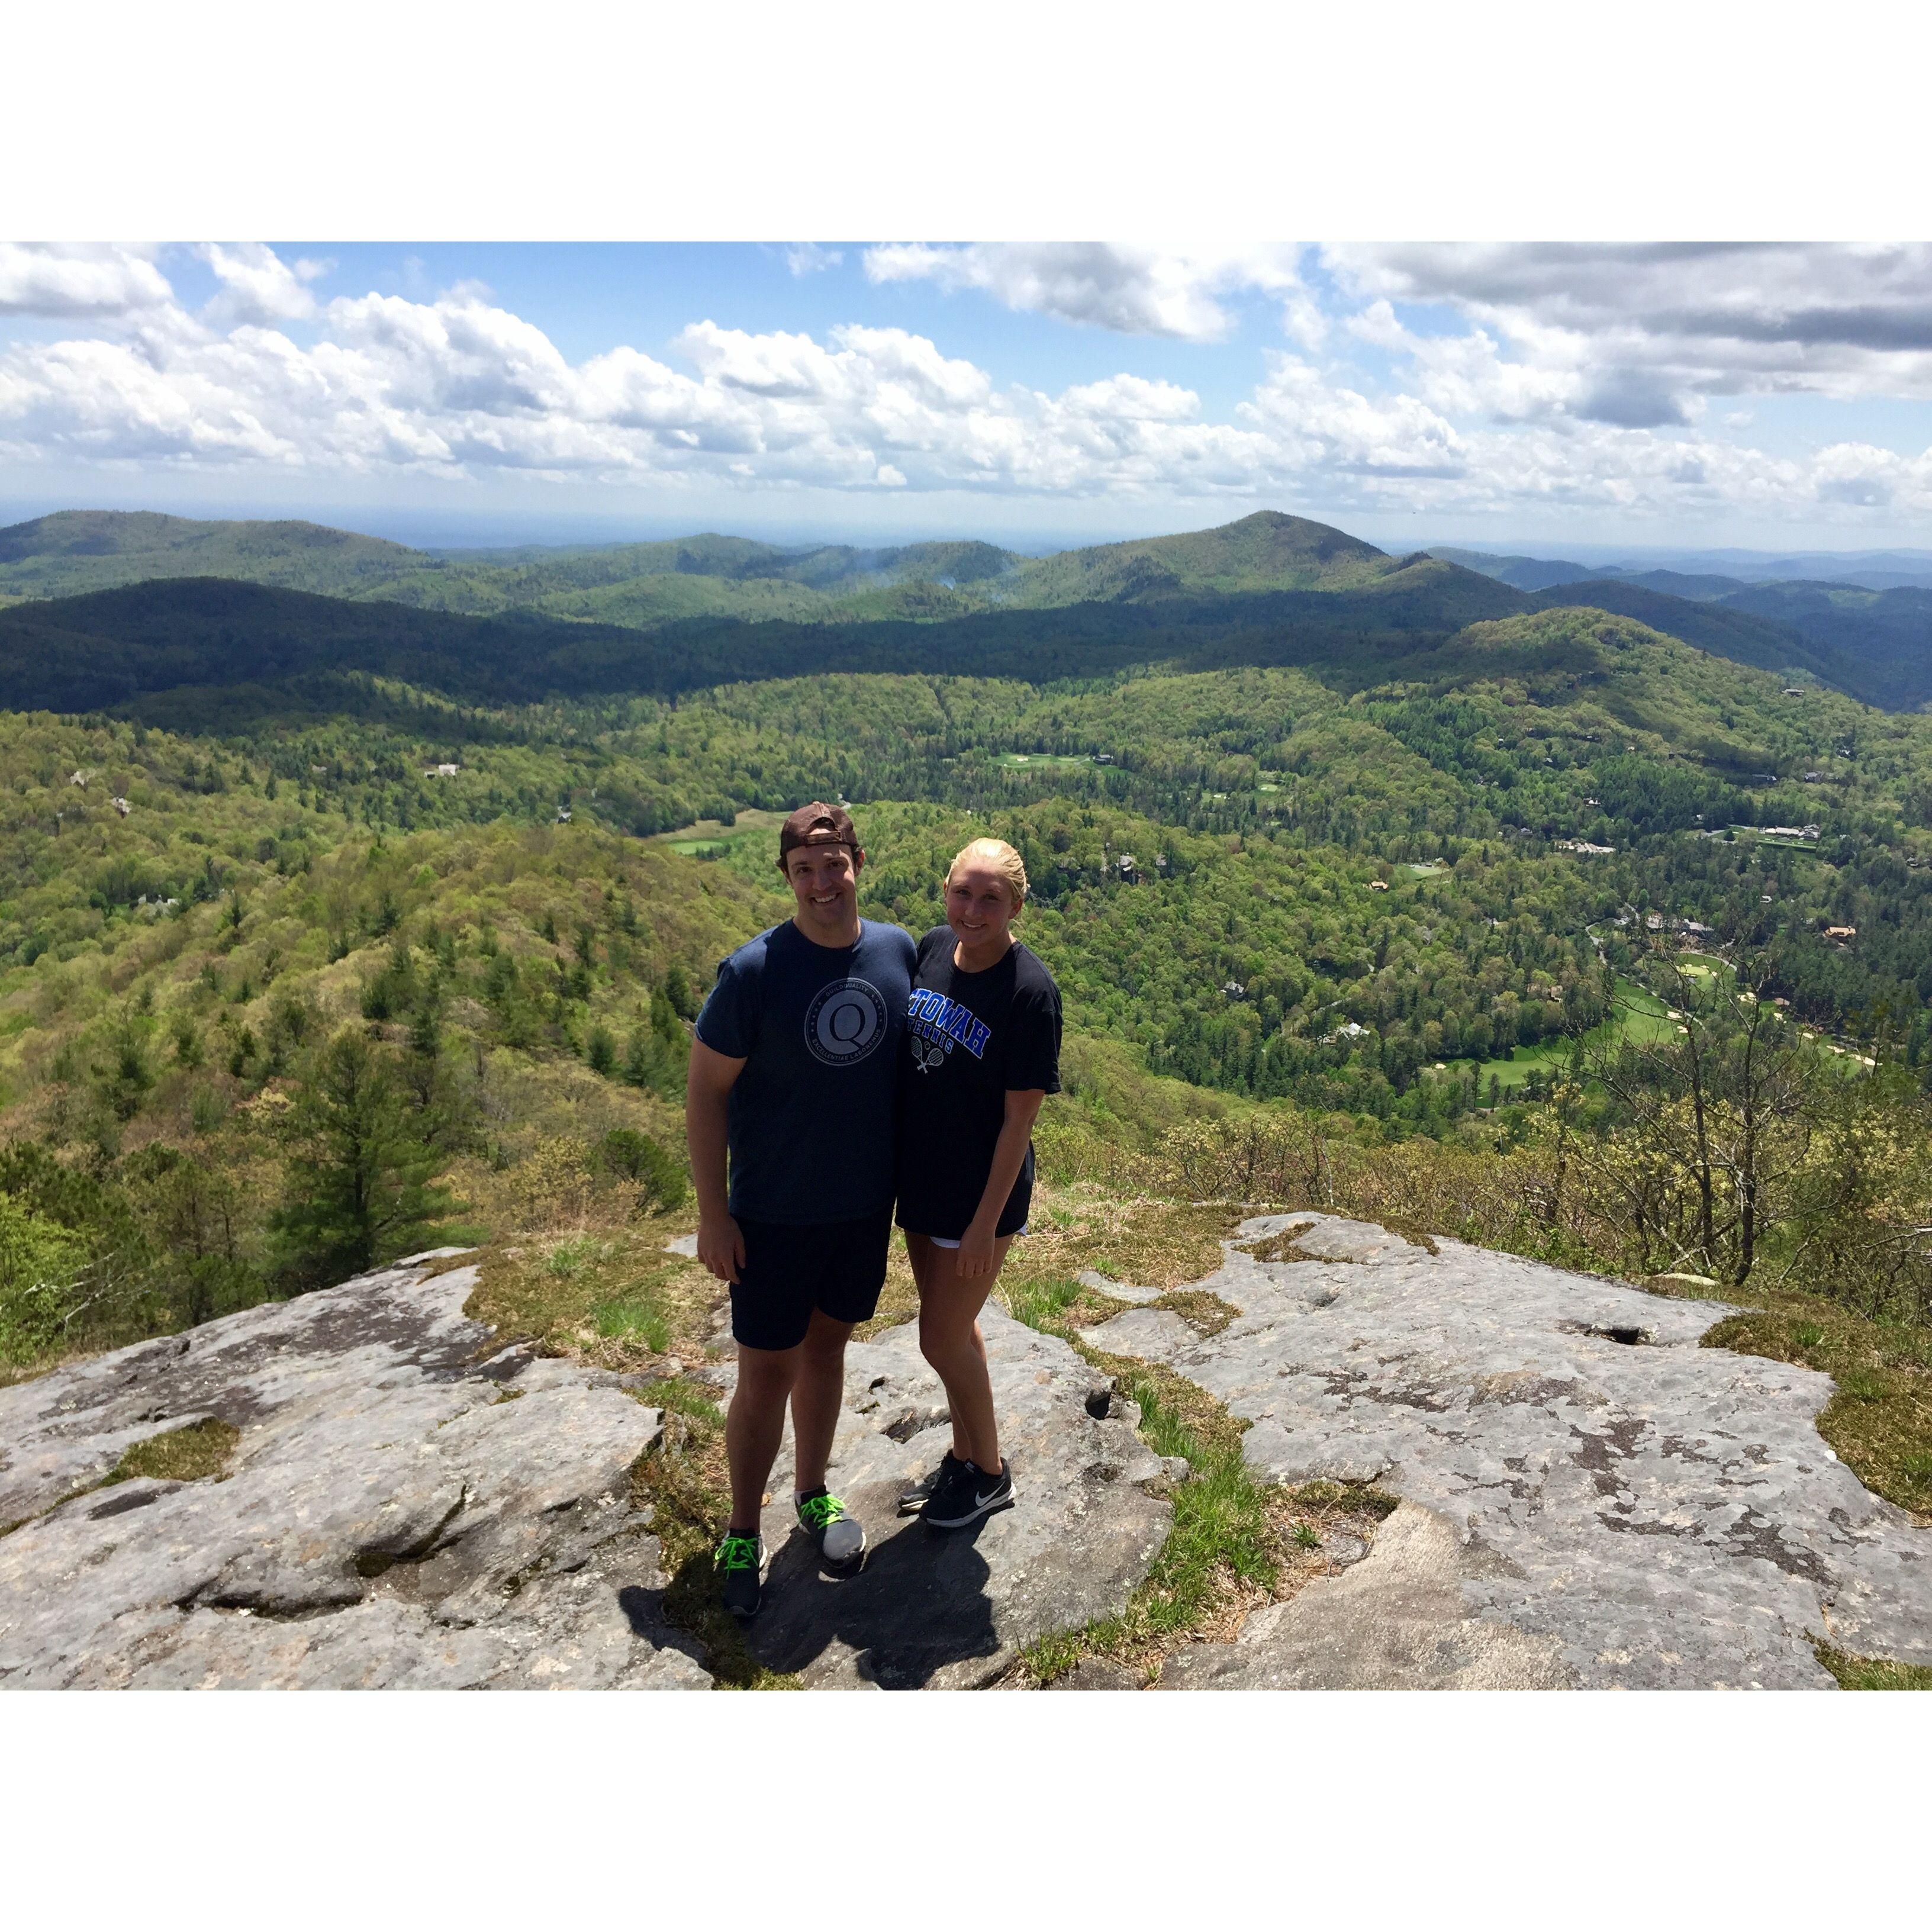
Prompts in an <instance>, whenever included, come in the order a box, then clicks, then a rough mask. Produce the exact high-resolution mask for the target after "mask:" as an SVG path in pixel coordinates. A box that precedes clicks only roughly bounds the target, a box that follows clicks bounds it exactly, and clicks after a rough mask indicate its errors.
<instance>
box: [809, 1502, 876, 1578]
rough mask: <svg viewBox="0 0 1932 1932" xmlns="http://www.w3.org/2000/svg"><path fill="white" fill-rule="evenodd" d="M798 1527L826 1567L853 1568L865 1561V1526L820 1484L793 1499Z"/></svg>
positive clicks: (834, 1568)
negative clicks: (808, 1538)
mask: <svg viewBox="0 0 1932 1932" xmlns="http://www.w3.org/2000/svg"><path fill="white" fill-rule="evenodd" d="M796 1508H797V1510H798V1526H799V1529H802V1530H803V1531H804V1532H805V1535H807V1536H808V1537H810V1538H811V1540H812V1541H813V1542H814V1543H815V1544H817V1545H818V1553H819V1555H820V1556H822V1557H823V1558H824V1559H825V1562H826V1565H827V1567H828V1568H831V1569H833V1570H853V1569H856V1568H858V1566H859V1564H861V1563H862V1562H864V1561H865V1526H863V1525H862V1523H860V1522H859V1520H858V1518H857V1517H855V1516H853V1515H851V1514H849V1513H848V1512H847V1509H846V1508H845V1505H844V1504H843V1503H841V1502H840V1501H839V1500H838V1498H837V1497H836V1496H834V1495H833V1494H832V1492H831V1491H830V1490H828V1489H827V1488H826V1487H825V1486H824V1484H823V1483H821V1484H820V1485H819V1486H818V1487H817V1489H815V1490H811V1491H809V1492H808V1493H807V1494H805V1495H804V1496H800V1497H799V1498H798V1499H797V1502H796Z"/></svg>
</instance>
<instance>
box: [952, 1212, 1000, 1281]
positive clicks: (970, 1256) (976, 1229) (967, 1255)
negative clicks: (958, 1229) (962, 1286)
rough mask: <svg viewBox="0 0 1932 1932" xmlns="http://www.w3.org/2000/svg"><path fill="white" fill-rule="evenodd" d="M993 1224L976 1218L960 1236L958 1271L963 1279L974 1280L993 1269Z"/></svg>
mask: <svg viewBox="0 0 1932 1932" xmlns="http://www.w3.org/2000/svg"><path fill="white" fill-rule="evenodd" d="M993 1267H994V1262H993V1224H992V1222H990V1221H982V1220H974V1221H972V1222H970V1223H968V1226H967V1229H966V1232H965V1234H963V1235H961V1236H960V1238H959V1253H958V1259H957V1262H956V1264H955V1268H956V1273H957V1274H958V1275H959V1279H960V1280H962V1281H972V1280H975V1279H976V1278H977V1277H979V1276H980V1275H983V1274H992V1271H993Z"/></svg>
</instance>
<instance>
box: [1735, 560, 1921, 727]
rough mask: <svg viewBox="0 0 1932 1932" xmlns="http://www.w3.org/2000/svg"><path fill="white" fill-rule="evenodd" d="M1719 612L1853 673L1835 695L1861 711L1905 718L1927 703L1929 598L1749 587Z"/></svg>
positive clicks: (1914, 593) (1827, 586) (1909, 591)
mask: <svg viewBox="0 0 1932 1932" xmlns="http://www.w3.org/2000/svg"><path fill="white" fill-rule="evenodd" d="M1723 607H1724V609H1726V610H1734V611H1738V612H1740V613H1745V614H1746V615H1748V616H1753V617H1755V618H1758V619H1766V620H1769V621H1770V622H1774V623H1777V624H1779V625H1784V626H1785V627H1786V628H1789V629H1790V630H1793V631H1796V632H1797V633H1799V634H1800V635H1801V636H1802V637H1805V638H1806V639H1807V640H1808V641H1809V642H1810V643H1811V645H1812V646H1813V647H1814V649H1817V651H1819V652H1821V653H1824V652H1829V653H1831V655H1832V658H1833V659H1834V660H1835V662H1836V663H1838V664H1840V665H1843V666H1849V667H1852V673H1851V678H1852V681H1849V682H1843V684H1842V688H1844V689H1846V690H1849V691H1856V692H1857V694H1858V696H1860V697H1863V698H1864V699H1865V700H1866V701H1867V703H1872V704H1882V705H1884V706H1886V707H1887V708H1888V709H1892V710H1899V711H1903V710H1916V709H1918V707H1919V706H1921V705H1923V704H1924V703H1927V700H1932V590H1927V589H1918V588H1915V587H1910V586H1900V587H1897V588H1894V589H1888V590H1868V589H1864V587H1863V586H1861V585H1858V584H1855V583H1803V582H1799V583H1754V584H1749V585H1746V586H1742V587H1740V588H1739V589H1736V590H1734V591H1731V592H1728V593H1727V595H1725V597H1724V603H1723ZM1832 682H1841V680H1840V679H1836V678H1835V679H1832Z"/></svg>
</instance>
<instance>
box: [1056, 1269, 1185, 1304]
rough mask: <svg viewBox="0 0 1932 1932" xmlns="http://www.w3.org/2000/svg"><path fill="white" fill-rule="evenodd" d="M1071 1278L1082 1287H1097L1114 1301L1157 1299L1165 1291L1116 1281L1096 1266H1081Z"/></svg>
mask: <svg viewBox="0 0 1932 1932" xmlns="http://www.w3.org/2000/svg"><path fill="white" fill-rule="evenodd" d="M1073 1279H1074V1280H1076V1281H1077V1282H1078V1283H1079V1284H1080V1286H1082V1288H1092V1289H1099V1291H1100V1293H1101V1294H1103V1295H1112V1297H1113V1298H1114V1299H1115V1301H1159V1300H1160V1298H1161V1297H1162V1296H1163V1295H1165V1294H1166V1292H1167V1290H1166V1289H1164V1288H1136V1286H1134V1285H1133V1283H1132V1282H1128V1281H1116V1280H1114V1278H1113V1277H1112V1276H1111V1275H1105V1274H1102V1273H1101V1272H1100V1270H1099V1269H1098V1268H1082V1270H1081V1271H1080V1272H1079V1274H1076V1276H1075V1277H1073Z"/></svg>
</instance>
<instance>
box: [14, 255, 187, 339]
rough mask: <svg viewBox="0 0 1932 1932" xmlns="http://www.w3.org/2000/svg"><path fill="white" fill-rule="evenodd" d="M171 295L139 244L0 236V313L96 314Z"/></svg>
mask: <svg viewBox="0 0 1932 1932" xmlns="http://www.w3.org/2000/svg"><path fill="white" fill-rule="evenodd" d="M173 299H174V291H173V290H172V289H171V288H170V287H169V286H168V280H167V278H166V276H165V275H163V274H162V273H161V272H160V269H157V267H155V266H154V263H153V261H152V260H151V259H150V258H149V257H148V256H147V255H146V254H143V253H142V252H141V251H139V250H136V249H133V248H109V247H98V248H97V247H80V248H60V247H42V246H38V245H33V244H30V243H26V242H0V315H23V316H27V315H33V316H51V317H87V318H91V319H95V320H100V319H106V318H109V317H120V316H124V315H128V314H134V313H137V312H139V311H142V310H146V309H157V308H164V307H166V305H168V304H169V303H170V302H172V300H173Z"/></svg>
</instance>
